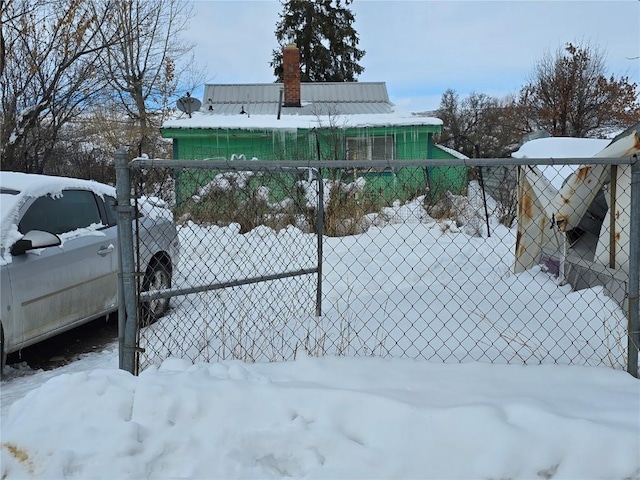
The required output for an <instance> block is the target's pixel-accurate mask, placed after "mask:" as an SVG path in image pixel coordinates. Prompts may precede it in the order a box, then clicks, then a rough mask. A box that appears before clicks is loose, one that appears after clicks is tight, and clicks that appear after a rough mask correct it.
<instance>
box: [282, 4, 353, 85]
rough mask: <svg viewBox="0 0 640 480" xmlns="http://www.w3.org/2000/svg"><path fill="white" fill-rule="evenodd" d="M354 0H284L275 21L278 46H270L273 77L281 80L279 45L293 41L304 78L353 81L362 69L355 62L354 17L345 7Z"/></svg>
mask: <svg viewBox="0 0 640 480" xmlns="http://www.w3.org/2000/svg"><path fill="white" fill-rule="evenodd" d="M352 1H353V0H344V1H343V0H315V1H310V0H287V1H283V2H282V6H283V10H282V13H280V21H279V22H278V23H277V25H276V31H275V35H276V40H277V41H278V44H279V45H280V48H279V49H277V50H273V57H272V61H271V62H270V63H269V65H271V67H273V73H274V75H275V76H276V79H277V80H276V81H279V82H281V81H282V47H283V46H285V45H287V44H289V43H292V42H294V43H295V44H296V45H297V46H298V48H299V49H300V70H301V79H302V81H303V82H353V81H356V77H357V76H358V75H359V74H361V73H362V72H363V71H364V67H362V66H360V65H359V64H358V62H359V61H360V60H361V59H362V57H363V56H364V54H365V51H364V50H360V49H359V48H358V42H359V39H358V33H357V32H356V30H355V29H354V28H353V23H354V20H355V17H354V15H353V13H352V12H351V10H350V9H349V8H348V7H349V5H350V4H351V3H352Z"/></svg>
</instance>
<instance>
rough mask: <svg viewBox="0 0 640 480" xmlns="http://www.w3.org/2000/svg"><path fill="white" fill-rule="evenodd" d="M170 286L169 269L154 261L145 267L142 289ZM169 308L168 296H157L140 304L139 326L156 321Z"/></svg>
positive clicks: (148, 289) (160, 288) (146, 290)
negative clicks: (140, 316)
mask: <svg viewBox="0 0 640 480" xmlns="http://www.w3.org/2000/svg"><path fill="white" fill-rule="evenodd" d="M166 288H171V274H170V273H169V269H168V268H167V267H166V266H165V265H163V264H162V263H159V262H154V263H153V264H151V265H150V266H149V268H148V269H147V273H146V274H145V276H144V281H143V283H142V290H143V291H145V292H152V291H154V290H164V289H166ZM168 309H169V299H168V298H157V299H155V300H151V301H149V302H144V303H143V304H142V318H141V326H143V327H146V326H147V325H151V324H152V323H154V322H156V321H157V320H158V319H159V318H160V317H162V316H163V315H164V314H165V313H167V310H168Z"/></svg>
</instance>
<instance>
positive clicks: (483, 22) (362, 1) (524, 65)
mask: <svg viewBox="0 0 640 480" xmlns="http://www.w3.org/2000/svg"><path fill="white" fill-rule="evenodd" d="M193 6H194V10H193V13H194V18H193V19H192V20H191V24H190V27H189V30H188V31H187V32H185V36H186V39H187V40H188V41H190V42H193V44H194V45H195V55H196V58H197V62H198V65H200V66H201V67H203V68H204V70H205V82H206V83H269V82H272V81H274V76H273V71H272V69H271V68H270V67H269V61H270V60H271V52H272V50H273V49H275V48H278V46H277V43H276V40H275V36H274V30H275V25H276V23H277V22H278V15H279V13H280V12H281V11H282V7H281V5H280V3H279V2H278V1H275V0H262V1H249V0H234V1H210V0H196V1H194V2H193ZM351 9H352V11H353V12H354V14H355V24H354V27H355V29H356V31H357V32H358V34H359V38H360V44H359V48H361V49H364V50H365V51H366V54H365V56H364V58H363V59H362V61H361V65H362V66H363V67H364V68H365V71H364V73H363V74H362V75H361V76H360V77H359V80H360V81H384V82H387V89H388V92H389V96H390V99H391V101H392V102H393V103H395V104H396V105H397V106H398V107H400V108H403V109H405V110H408V111H424V110H434V109H436V108H437V107H438V105H439V103H440V99H441V96H442V94H443V93H444V92H445V91H446V90H447V89H449V88H451V89H454V90H456V91H457V92H458V93H459V94H460V95H461V96H463V97H464V96H466V95H468V94H469V93H472V92H478V93H485V94H488V95H492V96H496V97H498V98H502V97H504V96H506V95H508V94H512V93H516V92H517V91H518V90H519V89H520V88H521V87H522V86H523V85H524V84H525V83H526V81H527V79H528V78H529V76H530V74H531V72H532V70H533V67H534V65H535V63H536V61H538V60H539V59H541V58H542V57H543V56H544V55H545V53H549V52H552V53H554V52H555V51H556V50H557V49H558V48H559V47H561V46H563V45H564V44H566V43H567V42H573V43H578V44H581V45H592V46H594V47H596V48H599V49H601V50H602V51H603V53H604V54H605V58H606V66H607V68H608V72H607V73H608V74H613V75H615V76H620V75H625V76H628V77H629V78H630V80H631V81H632V82H636V83H638V84H640V58H639V57H640V30H639V29H638V25H639V24H640V2H638V1H637V0H621V1H615V0H614V1H604V0H602V1H538V0H536V1H515V0H512V1H470V0H469V1H429V0H423V1H403V0H386V1H378V0H355V1H354V2H353V4H352V5H351ZM194 93H195V94H196V96H201V94H202V93H201V92H198V91H195V92H194Z"/></svg>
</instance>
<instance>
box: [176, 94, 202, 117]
mask: <svg viewBox="0 0 640 480" xmlns="http://www.w3.org/2000/svg"><path fill="white" fill-rule="evenodd" d="M176 105H177V107H178V110H180V111H181V112H184V113H186V114H187V115H189V118H191V114H192V113H193V112H197V111H198V110H200V107H201V106H202V102H201V101H200V100H198V99H197V98H193V97H192V96H191V95H189V94H188V93H187V96H186V97H182V98H180V99H178V101H177V102H176Z"/></svg>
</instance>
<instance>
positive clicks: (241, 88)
mask: <svg viewBox="0 0 640 480" xmlns="http://www.w3.org/2000/svg"><path fill="white" fill-rule="evenodd" d="M282 88H283V87H282V83H255V84H216V85H214V84H211V85H206V86H205V91H204V97H203V101H202V104H203V109H205V110H206V109H207V108H208V106H209V105H211V106H212V107H213V114H214V115H232V114H233V115H235V114H237V113H239V112H240V110H241V108H243V107H244V111H245V112H248V113H250V114H254V115H277V113H278V103H279V101H280V90H281V89H282ZM300 97H301V103H302V104H303V106H302V107H300V108H284V107H283V108H282V114H283V115H326V114H327V113H331V114H338V115H358V114H370V113H391V112H392V111H393V108H392V107H393V105H392V104H391V103H390V102H389V96H388V94H387V87H386V84H385V83H384V82H366V83H360V82H328V83H303V84H301V87H300Z"/></svg>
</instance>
